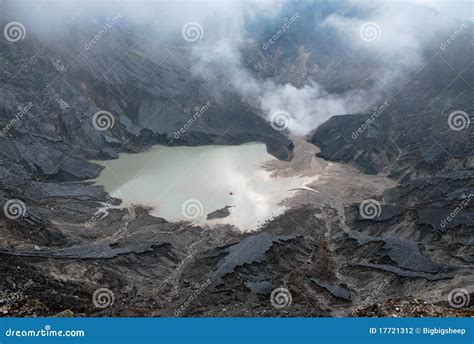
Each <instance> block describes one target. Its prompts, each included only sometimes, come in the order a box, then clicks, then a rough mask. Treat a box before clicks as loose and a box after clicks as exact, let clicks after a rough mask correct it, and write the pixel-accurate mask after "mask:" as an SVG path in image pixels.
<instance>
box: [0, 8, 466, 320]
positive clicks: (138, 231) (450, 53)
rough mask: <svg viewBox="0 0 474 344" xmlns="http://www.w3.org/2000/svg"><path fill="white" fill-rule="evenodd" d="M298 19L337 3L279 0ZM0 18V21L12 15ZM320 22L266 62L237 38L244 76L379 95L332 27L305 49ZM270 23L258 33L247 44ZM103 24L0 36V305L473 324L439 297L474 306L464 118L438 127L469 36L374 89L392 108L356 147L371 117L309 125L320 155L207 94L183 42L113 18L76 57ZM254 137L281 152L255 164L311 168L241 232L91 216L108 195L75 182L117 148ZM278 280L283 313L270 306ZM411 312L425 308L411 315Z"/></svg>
mask: <svg viewBox="0 0 474 344" xmlns="http://www.w3.org/2000/svg"><path fill="white" fill-rule="evenodd" d="M295 10H299V11H300V13H301V14H303V13H320V14H321V13H322V14H321V16H322V15H323V13H324V12H325V11H327V12H330V11H332V10H333V8H332V5H327V6H323V5H317V4H312V5H311V6H310V7H309V8H306V9H305V11H303V9H302V8H298V9H295V8H293V7H291V6H290V7H289V8H288V9H287V14H288V15H290V16H291V15H292V14H293V13H294V11H295ZM5 13H7V12H5V11H3V12H2V15H3V16H2V22H1V24H2V27H3V25H4V24H5V23H6V22H9V21H11V20H13V19H14V18H9V17H8V16H7V15H5ZM316 19H318V18H317V15H316V18H315V17H314V16H309V17H304V18H303V17H302V18H301V19H300V20H299V21H298V22H297V23H296V25H295V26H294V27H293V30H292V31H289V32H288V35H287V36H286V37H282V39H281V40H279V41H278V42H277V43H276V44H275V45H274V46H273V47H272V49H269V50H267V51H265V52H262V51H260V50H258V54H257V53H256V51H257V50H256V49H255V48H256V47H255V46H253V45H252V44H250V45H249V46H248V47H247V49H246V50H245V51H244V60H246V61H253V63H252V64H251V65H250V66H249V68H250V69H251V71H252V72H253V73H254V75H256V76H258V77H259V78H262V79H279V80H280V82H291V83H292V84H293V85H295V86H298V87H300V86H302V85H304V84H305V82H306V81H307V80H308V78H312V79H314V80H316V81H317V82H319V83H320V84H321V85H323V86H324V87H325V88H326V89H327V90H330V91H334V92H343V91H347V90H348V89H351V88H352V87H354V84H355V85H357V86H359V85H362V84H365V83H368V84H370V83H374V82H375V80H374V79H372V78H371V76H372V72H373V71H374V70H377V68H380V67H381V62H379V64H377V63H375V62H374V63H367V64H364V65H359V64H357V63H356V62H355V61H354V60H353V58H352V57H351V56H348V55H346V54H344V53H343V52H341V49H340V47H338V46H337V44H334V42H335V41H336V40H335V36H332V35H330V34H324V35H320V36H318V39H319V41H318V43H317V44H315V40H316V37H314V36H313V35H308V34H307V32H309V28H310V27H311V25H312V23H314V20H316ZM276 27H278V23H276V22H275V23H269V25H268V26H267V27H265V29H264V30H262V31H255V35H256V40H257V41H265V40H266V38H265V37H268V34H269V33H271V32H274V30H275V28H276ZM100 29H101V25H100V24H97V23H95V24H93V25H90V26H84V25H81V23H80V22H78V23H76V26H75V30H72V31H64V32H60V33H58V35H55V36H54V37H52V38H51V40H50V41H48V44H47V45H44V44H43V43H44V41H43V39H42V37H39V36H35V35H39V33H37V32H35V30H29V31H28V35H27V37H26V39H25V40H23V41H21V42H18V43H10V42H7V41H5V40H0V66H1V76H0V86H1V93H0V97H1V99H2V102H1V104H0V121H1V124H2V128H4V130H3V131H2V134H3V135H2V136H1V137H0V146H1V150H0V176H1V179H0V204H2V205H4V204H6V202H7V201H8V200H11V199H20V200H22V201H23V202H24V204H25V207H26V212H25V214H24V216H22V217H20V218H18V219H12V218H10V217H8V216H6V214H5V213H4V212H0V230H1V232H0V239H1V240H0V255H1V259H0V271H1V275H2V277H3V278H1V279H0V287H1V289H0V312H1V313H3V314H4V315H6V316H11V315H19V316H25V315H42V316H44V315H54V314H56V313H58V312H61V311H64V310H65V309H70V310H72V312H73V313H76V314H80V315H99V316H101V315H114V316H128V315H129V316H230V315H232V316H339V315H349V316H361V315H362V316H363V315H376V316H380V315H398V314H401V315H434V316H443V315H450V316H467V315H473V314H472V310H473V307H472V302H471V304H465V305H464V306H465V307H463V308H459V309H458V308H453V307H450V306H449V303H448V300H449V299H450V297H449V295H450V292H451V291H452V290H454V289H457V288H461V289H463V290H466V291H467V292H468V293H469V294H470V298H471V299H473V296H472V293H473V290H472V285H473V275H472V267H473V264H474V261H473V254H474V252H473V249H472V247H473V246H472V234H473V229H474V225H473V222H472V219H473V218H474V214H473V211H472V201H469V202H467V203H466V205H463V204H464V203H465V202H464V201H465V200H466V199H471V198H469V197H470V196H471V195H472V194H473V193H474V190H473V187H474V185H473V179H472V169H473V160H472V159H473V149H474V146H473V144H472V143H473V140H472V125H471V126H470V127H468V128H467V129H465V130H462V131H453V130H451V129H450V128H449V126H448V125H447V116H448V115H449V113H450V112H452V111H454V110H462V111H465V112H467V113H468V114H472V113H473V111H472V110H473V108H472V99H473V98H474V94H473V91H472V85H473V81H474V77H473V69H472V68H473V67H472V61H471V58H470V57H471V56H472V41H471V42H470V41H469V36H467V37H466V36H463V37H460V38H459V39H458V40H457V41H456V42H455V45H453V46H452V47H450V49H449V50H446V51H443V52H439V51H434V52H427V53H429V55H427V61H430V63H428V64H427V65H426V66H425V67H424V68H423V69H422V70H419V71H414V72H413V74H411V75H410V76H409V77H408V78H407V80H406V81H407V82H406V83H404V84H403V87H401V85H398V87H397V88H396V89H389V90H387V91H388V92H389V93H388V94H389V95H388V96H387V102H388V104H389V106H388V107H387V109H386V110H384V111H382V113H381V114H379V115H377V117H376V118H375V120H374V121H373V123H372V125H369V126H367V127H366V128H365V129H364V130H363V132H362V133H360V135H358V136H357V137H356V138H355V139H354V138H353V137H352V136H353V133H354V132H357V130H358V128H361V127H362V125H363V124H365V122H366V120H367V119H368V118H371V116H372V115H373V114H371V113H368V114H355V115H344V116H335V117H332V118H331V119H330V120H329V121H327V122H326V123H324V124H322V125H321V126H319V127H318V128H317V129H316V130H315V132H314V133H313V134H312V135H311V136H310V137H309V140H308V141H310V142H311V143H314V144H315V145H317V146H319V147H320V149H321V150H320V152H316V151H317V149H316V147H314V146H312V145H310V144H308V143H306V144H301V143H300V144H299V145H298V144H297V145H296V147H295V146H294V145H293V143H292V140H290V139H289V138H287V137H286V136H285V135H283V133H282V132H279V131H275V130H273V129H272V127H271V126H270V124H269V123H267V122H266V121H265V120H264V119H262V117H261V114H260V113H259V112H258V111H257V110H255V108H254V107H253V106H251V105H249V104H246V103H245V101H244V100H242V99H241V97H240V96H239V95H238V94H236V93H235V92H234V91H233V90H231V89H230V88H225V87H217V90H218V91H216V85H214V84H210V83H209V82H206V81H205V80H203V79H202V78H200V77H199V76H197V75H194V74H193V68H192V65H191V61H190V51H189V49H183V48H182V47H170V46H166V45H163V44H159V43H157V42H151V41H149V40H147V39H146V38H144V37H139V36H137V35H136V32H135V31H134V27H133V25H131V24H130V23H127V22H126V21H125V20H124V21H120V22H118V23H117V25H114V27H113V29H112V30H111V31H109V32H107V35H105V36H104V37H103V38H102V39H101V40H100V44H95V45H93V46H92V48H90V49H85V48H84V47H85V46H86V44H87V43H88V42H89V41H90V39H91V37H94V35H96V34H97V32H98V31H99V30H100ZM258 35H261V37H259V36H258ZM295 43H296V45H295ZM341 56H342V59H341ZM356 57H357V56H356ZM393 58H394V59H396V58H397V57H396V56H395V57H393ZM270 62H271V63H270ZM383 63H384V64H387V63H388V62H387V61H383ZM315 66H317V68H315ZM338 66H341V67H338ZM342 66H343V67H344V68H342ZM450 66H451V67H452V68H451V67H450ZM456 76H459V77H458V78H456ZM226 81H227V80H221V82H222V85H218V86H225V85H226ZM400 87H401V88H400ZM29 104H31V105H29ZM208 104H209V105H208ZM19 106H21V107H22V109H21V110H20V109H18V107H19ZM196 107H198V109H196ZM99 110H106V111H109V112H110V113H111V114H112V116H113V121H114V125H113V126H112V127H111V128H110V129H108V130H105V131H100V130H97V129H96V128H95V127H94V125H93V124H94V122H93V116H94V114H95V113H96V112H97V111H99ZM198 111H202V114H201V115H200V116H199V120H198V121H195V122H194V123H192V124H191V125H189V127H188V128H187V129H186V130H185V132H184V133H183V134H182V135H178V137H176V136H175V133H176V132H178V131H179V130H180V129H181V128H183V127H184V126H185V125H186V124H189V120H190V119H192V118H194V116H195V114H196V112H198ZM12 121H14V122H12ZM471 122H472V120H471ZM5 128H6V130H5ZM250 141H260V142H264V143H266V144H267V147H268V151H269V152H270V153H272V154H273V155H274V156H275V157H277V158H279V159H281V160H283V161H274V162H272V163H271V164H269V166H268V168H274V169H275V170H274V172H275V173H276V174H279V173H281V174H283V173H290V172H292V171H295V170H296V171H297V172H301V171H305V169H307V168H310V169H317V170H318V172H320V173H321V178H320V180H319V181H318V183H315V184H314V185H310V187H311V188H309V189H307V190H300V192H299V193H298V194H297V195H296V196H295V198H294V199H292V200H291V207H290V209H289V210H288V211H287V212H286V213H285V214H283V215H281V216H279V217H277V218H274V219H272V220H271V221H268V223H266V224H264V225H263V226H262V227H261V228H260V230H259V231H257V232H254V233H246V234H243V233H241V232H240V231H238V230H236V229H235V228H232V227H230V226H219V227H217V228H207V227H196V226H191V225H190V224H189V223H186V222H182V223H170V222H167V221H166V220H165V219H162V218H156V217H152V216H150V215H149V214H148V212H147V209H145V208H142V207H139V206H137V207H132V208H129V209H108V210H107V213H106V214H103V213H100V211H99V210H100V209H102V208H103V207H104V204H105V205H107V204H108V205H110V204H118V203H119V202H120V201H119V200H118V199H114V198H113V197H112V196H111V195H108V194H107V193H105V192H104V190H103V189H102V188H101V187H98V186H94V185H91V183H89V182H87V180H88V179H90V178H93V177H95V176H97V175H98V173H99V172H100V167H99V166H98V165H96V164H93V163H90V162H89V161H90V160H93V159H112V158H116V157H117V154H118V153H119V152H123V151H127V152H139V151H141V150H143V149H146V148H147V147H149V146H150V145H153V144H169V145H203V144H240V143H243V142H250ZM301 147H306V148H304V149H302V148H301ZM307 147H311V148H307ZM293 151H294V152H293ZM316 155H317V157H316ZM291 158H293V161H291V163H290V162H287V161H288V160H291ZM322 158H324V159H325V160H333V161H338V162H343V163H344V164H339V163H332V164H330V163H328V162H327V161H325V160H323V159H322ZM315 191H316V192H315ZM368 199H375V200H376V202H377V203H378V204H380V210H379V211H378V214H377V215H378V216H375V217H372V218H367V216H365V217H363V216H361V212H360V210H359V205H360V204H361V203H362V202H363V201H364V200H368ZM456 208H462V209H461V211H459V212H457V213H456V216H453V217H452V218H450V214H451V212H453V211H454V210H455V209H456ZM103 215H104V216H103ZM448 218H450V220H449V221H447V220H446V219H448ZM443 220H446V221H445V222H446V223H444V222H443ZM101 288H107V289H108V290H110V291H112V293H113V297H114V302H113V303H112V304H110V305H109V306H108V307H106V308H101V307H97V305H96V304H94V302H93V299H94V296H93V295H94V293H95V292H96V291H98V290H100V289H101ZM277 288H284V289H281V290H280V291H282V295H281V301H282V303H283V306H285V307H281V308H280V307H278V306H279V305H278V304H277V306H274V305H272V302H271V301H270V299H271V294H272V291H274V290H278V289H277ZM106 300H107V298H106ZM289 300H291V302H289ZM420 300H422V301H420ZM273 301H275V299H274V298H273ZM406 302H408V303H409V306H406ZM424 302H425V303H426V304H425V303H424ZM400 304H401V305H402V306H400V309H401V310H400V309H399V310H398V311H395V312H394V311H393V306H394V305H396V306H395V307H398V305H400ZM420 304H423V305H424V306H423V307H424V310H425V312H421V311H419V310H417V311H416V312H415V311H413V308H418V307H419V308H421V306H419V305H420ZM69 313H70V312H66V313H63V314H69Z"/></svg>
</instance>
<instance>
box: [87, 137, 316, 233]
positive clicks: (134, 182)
mask: <svg viewBox="0 0 474 344" xmlns="http://www.w3.org/2000/svg"><path fill="white" fill-rule="evenodd" d="M271 159H273V157H272V156H271V155H269V154H268V153H267V152H266V150H265V145H263V144H259V143H252V144H246V145H241V146H199V147H165V146H154V147H153V148H152V149H150V150H149V151H146V152H143V153H138V154H121V155H120V158H119V159H117V160H110V161H103V162H98V163H100V164H102V165H104V166H106V168H105V169H104V171H103V172H102V173H101V175H100V176H99V178H97V179H96V180H95V181H96V182H97V183H98V184H101V185H104V186H105V188H106V190H107V191H108V192H109V193H110V194H112V195H113V194H117V193H118V195H117V197H118V198H120V199H122V200H123V201H124V206H129V205H131V204H142V205H148V206H151V207H153V210H152V211H151V214H152V215H155V216H160V217H164V218H165V219H167V220H168V221H173V222H176V221H182V220H185V221H191V222H193V223H195V224H199V225H205V224H209V225H212V224H217V223H229V224H233V225H235V226H237V227H239V228H240V229H241V230H252V229H255V228H257V227H258V225H259V224H261V223H263V222H264V221H265V220H267V219H269V218H271V217H272V216H275V215H279V214H281V213H282V212H283V211H284V207H282V206H280V205H278V204H279V203H280V202H281V201H282V200H283V199H285V198H287V197H289V196H291V195H292V194H293V193H294V192H295V191H290V190H291V189H294V188H299V187H302V186H303V185H304V184H305V183H307V182H308V181H309V180H308V178H297V177H291V178H272V177H270V173H269V172H267V171H265V170H264V169H262V168H261V167H260V165H261V164H262V163H264V162H265V161H268V160H271ZM231 193H232V194H231ZM227 205H229V206H233V208H231V214H230V215H229V216H228V217H226V218H223V219H216V220H206V216H207V214H208V213H210V212H213V211H214V210H217V209H220V208H223V207H225V206H227Z"/></svg>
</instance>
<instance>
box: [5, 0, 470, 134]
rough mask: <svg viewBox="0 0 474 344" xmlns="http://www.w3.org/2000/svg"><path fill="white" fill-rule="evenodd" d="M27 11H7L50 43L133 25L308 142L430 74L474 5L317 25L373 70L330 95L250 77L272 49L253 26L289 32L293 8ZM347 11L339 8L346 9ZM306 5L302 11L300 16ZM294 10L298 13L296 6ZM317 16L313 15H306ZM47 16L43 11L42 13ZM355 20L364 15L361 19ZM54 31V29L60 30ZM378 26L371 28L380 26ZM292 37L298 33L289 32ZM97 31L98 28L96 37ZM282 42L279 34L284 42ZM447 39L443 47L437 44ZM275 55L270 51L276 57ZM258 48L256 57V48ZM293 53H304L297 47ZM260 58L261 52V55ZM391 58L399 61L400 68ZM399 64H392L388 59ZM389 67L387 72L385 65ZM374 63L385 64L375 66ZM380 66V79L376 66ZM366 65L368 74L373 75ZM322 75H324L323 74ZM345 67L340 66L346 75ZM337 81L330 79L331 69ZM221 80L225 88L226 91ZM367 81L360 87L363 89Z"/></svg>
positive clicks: (398, 10) (310, 85)
mask: <svg viewBox="0 0 474 344" xmlns="http://www.w3.org/2000/svg"><path fill="white" fill-rule="evenodd" d="M25 3H26V2H18V3H9V4H11V5H12V6H16V7H18V8H17V9H18V14H19V15H18V16H17V18H18V19H19V20H20V21H22V22H24V24H25V25H26V26H27V27H28V32H29V33H31V34H33V33H35V34H38V35H40V34H41V33H44V36H45V38H46V39H45V40H46V41H49V39H50V36H53V35H55V34H56V33H57V32H63V33H64V34H65V35H68V33H66V32H65V30H63V27H65V26H66V25H68V24H67V23H69V22H71V23H73V24H74V25H76V24H77V22H78V20H79V21H82V25H97V24H98V27H99V28H100V24H101V23H100V21H99V23H93V22H94V16H95V15H102V16H109V17H110V16H111V15H114V14H116V13H121V15H122V17H123V22H130V23H133V24H134V25H135V27H136V28H137V27H138V28H140V30H142V29H143V32H140V33H139V35H137V38H139V37H141V35H148V36H147V37H151V38H152V39H151V41H152V42H153V44H155V43H156V45H155V47H156V48H157V49H160V48H161V47H166V46H171V47H175V46H178V47H179V49H181V48H183V50H186V49H192V55H193V67H192V68H193V72H194V73H195V75H200V76H201V77H204V78H207V79H209V80H215V81H216V85H217V84H218V85H220V86H221V87H219V88H217V87H216V92H218V91H221V90H222V88H225V89H233V90H234V91H237V92H238V93H239V94H240V95H241V96H242V98H243V99H245V100H246V101H248V102H249V104H251V105H253V106H254V107H255V108H258V109H260V111H261V113H262V116H264V117H265V118H267V119H270V118H271V115H272V113H274V112H277V111H285V112H287V113H289V114H290V115H291V117H292V120H291V124H290V127H289V128H288V129H289V130H290V131H291V132H292V133H294V134H297V135H305V134H307V133H308V132H310V131H311V130H312V129H314V128H315V127H316V126H317V125H319V124H321V123H322V122H324V121H325V120H327V119H328V118H330V117H331V116H334V115H341V114H347V113H357V112H361V111H366V110H368V109H370V108H371V107H372V106H373V105H375V104H377V103H379V102H383V101H386V100H387V99H386V97H387V93H385V91H386V90H388V91H389V93H390V90H393V89H396V86H397V85H400V86H401V85H403V83H404V81H406V80H407V78H408V77H409V75H410V73H412V72H414V71H416V70H417V69H418V68H420V67H422V66H423V65H424V63H425V62H426V61H425V56H424V54H423V52H424V50H425V49H426V48H427V47H428V46H429V44H430V42H432V41H433V40H435V39H445V38H446V35H443V34H441V33H442V32H449V30H450V28H452V27H456V25H459V23H460V22H461V21H462V20H463V18H464V17H466V16H472V4H471V2H469V1H465V2H448V3H445V2H438V1H436V2H434V1H424V0H422V1H420V0H418V1H415V2H414V1H406V2H403V1H396V2H392V1H387V2H379V1H377V2H368V1H349V4H350V5H352V9H353V10H352V11H349V12H344V13H343V12H338V11H336V12H335V13H333V14H331V15H329V16H327V17H326V18H323V20H322V21H318V22H315V23H314V32H307V33H302V34H303V35H308V36H309V37H311V36H312V35H314V36H316V35H317V34H321V33H322V32H324V30H329V31H332V32H333V33H337V34H335V35H334V37H336V38H337V41H334V45H340V46H341V47H342V49H341V54H349V55H351V56H354V60H355V63H358V64H361V65H362V66H363V68H366V70H365V72H366V74H367V75H366V77H367V79H369V78H371V79H373V80H375V81H374V82H372V83H367V85H363V86H362V87H359V84H360V83H359V82H357V83H354V87H353V89H350V90H349V91H347V90H345V91H344V92H338V93H330V92H328V91H327V90H325V89H324V87H322V86H321V84H319V83H318V82H317V80H312V79H308V80H305V81H304V83H302V84H299V85H298V86H295V85H293V84H291V83H279V82H277V81H276V80H273V79H269V78H267V79H264V78H262V77H260V76H256V75H255V74H253V73H252V72H250V69H249V68H248V67H249V66H248V65H249V64H250V65H251V64H252V61H244V57H243V54H242V52H243V49H245V48H249V46H253V47H258V49H262V48H261V47H262V44H264V43H265V42H256V41H255V35H254V33H253V32H252V31H251V30H252V29H251V27H252V26H249V25H248V22H253V24H254V25H257V26H260V27H261V26H263V25H268V23H272V22H273V23H277V24H278V23H280V22H281V25H283V24H284V21H285V20H288V19H284V18H283V17H284V16H288V17H290V16H292V15H295V13H283V10H285V11H288V8H289V7H291V6H287V5H288V4H291V2H290V1H289V0H288V1H284V0H281V1H278V0H275V1H262V2H244V1H207V2H196V1H189V2H162V1H159V2H154V1H151V2H148V1H144V2H126V1H116V2H107V3H102V4H99V3H97V2H95V1H82V2H81V1H75V0H72V1H68V2H64V3H61V4H60V5H57V4H56V3H54V4H49V3H48V2H45V3H41V6H39V8H38V9H37V11H40V12H39V13H40V14H41V15H38V14H36V12H34V15H32V14H31V13H33V12H31V11H30V7H29V6H25ZM346 3H347V1H346V2H341V8H342V7H343V5H344V4H346ZM302 7H304V6H300V8H302ZM293 8H296V9H295V11H298V7H297V6H293ZM309 8H311V7H309ZM43 9H44V10H43ZM355 13H357V15H356V14H355ZM309 15H312V13H309V12H308V11H304V10H302V11H301V12H298V19H297V20H296V24H295V25H297V24H298V21H304V20H308V18H307V16H309ZM189 22H196V23H199V24H200V26H201V27H202V32H200V39H199V40H198V41H196V42H193V43H192V44H191V43H189V42H186V41H185V40H183V39H182V37H181V30H182V27H183V25H185V24H186V23H189ZM53 23H54V25H53ZM367 23H369V24H370V25H372V28H373V27H375V28H377V27H378V28H379V29H380V32H375V36H376V39H374V40H372V38H371V37H368V38H369V39H362V37H361V28H362V27H363V26H364V24H367ZM374 23H375V24H376V26H373V24H374ZM290 29H291V28H290ZM95 30H96V29H95V28H92V29H91V31H92V32H94V31H95ZM284 35H285V33H283V34H282V35H278V39H284V37H283V36H284ZM440 37H441V38H440ZM272 48H273V47H271V48H269V49H272ZM251 49H254V48H251ZM295 49H298V47H296V46H295ZM260 53H262V51H260ZM393 56H396V58H395V62H393V60H394V59H393V58H392V57H393ZM390 58H392V60H390ZM385 60H387V61H389V62H390V65H384V64H383V63H382V64H380V61H385ZM377 63H379V64H378V65H377ZM371 65H373V66H377V67H376V68H374V70H371V69H370V66H371ZM367 66H369V67H367ZM323 67H324V66H323ZM344 67H345V66H344V65H340V66H337V68H338V69H342V71H344ZM329 73H331V70H329ZM222 80H224V81H225V82H224V83H222ZM360 81H363V80H360Z"/></svg>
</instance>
